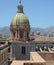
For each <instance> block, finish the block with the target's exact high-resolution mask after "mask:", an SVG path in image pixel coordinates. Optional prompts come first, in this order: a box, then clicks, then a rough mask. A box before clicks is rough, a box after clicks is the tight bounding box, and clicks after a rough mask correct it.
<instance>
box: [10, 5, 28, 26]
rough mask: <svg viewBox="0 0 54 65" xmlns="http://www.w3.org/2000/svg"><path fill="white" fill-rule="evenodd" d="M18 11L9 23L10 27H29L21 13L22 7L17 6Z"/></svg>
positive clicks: (25, 17) (26, 19)
mask: <svg viewBox="0 0 54 65" xmlns="http://www.w3.org/2000/svg"><path fill="white" fill-rule="evenodd" d="M17 8H18V11H17V13H16V15H15V16H14V17H13V19H12V21H11V25H20V26H22V25H29V20H28V18H27V16H26V15H25V14H24V12H23V6H22V5H21V4H20V5H18V7H17Z"/></svg>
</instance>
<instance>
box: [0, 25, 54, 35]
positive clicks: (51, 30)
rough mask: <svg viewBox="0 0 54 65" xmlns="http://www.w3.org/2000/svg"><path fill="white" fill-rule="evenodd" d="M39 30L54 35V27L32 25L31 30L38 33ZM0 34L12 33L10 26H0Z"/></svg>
mask: <svg viewBox="0 0 54 65" xmlns="http://www.w3.org/2000/svg"><path fill="white" fill-rule="evenodd" d="M37 31H40V33H41V34H43V35H44V34H52V35H54V27H48V28H45V29H43V28H35V27H31V32H34V33H36V32H37ZM0 34H2V35H6V36H9V34H10V28H9V27H8V26H5V27H0Z"/></svg>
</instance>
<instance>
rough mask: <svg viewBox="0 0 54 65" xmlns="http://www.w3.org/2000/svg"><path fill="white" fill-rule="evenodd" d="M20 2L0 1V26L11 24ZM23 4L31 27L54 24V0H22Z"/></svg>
mask: <svg viewBox="0 0 54 65" xmlns="http://www.w3.org/2000/svg"><path fill="white" fill-rule="evenodd" d="M18 4H19V0H14V1H13V0H9V1H7V0H5V1H3V0H2V1H0V16H1V17H0V27H4V26H9V25H10V23H11V21H12V18H13V16H14V15H15V14H16V12H17V5H18ZM22 5H23V6H24V13H25V14H26V15H27V17H28V19H29V22H30V25H31V27H38V28H46V27H50V26H54V0H52V1H51V0H44V1H43V0H32V1H29V0H22Z"/></svg>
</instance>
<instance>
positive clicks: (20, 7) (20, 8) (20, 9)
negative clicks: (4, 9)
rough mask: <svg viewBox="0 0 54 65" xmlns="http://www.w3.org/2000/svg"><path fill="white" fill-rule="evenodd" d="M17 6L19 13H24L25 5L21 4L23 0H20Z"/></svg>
mask: <svg viewBox="0 0 54 65" xmlns="http://www.w3.org/2000/svg"><path fill="white" fill-rule="evenodd" d="M17 8H18V11H17V12H18V13H24V12H23V5H22V4H21V0H20V1H19V5H18V6H17Z"/></svg>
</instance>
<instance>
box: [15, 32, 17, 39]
mask: <svg viewBox="0 0 54 65" xmlns="http://www.w3.org/2000/svg"><path fill="white" fill-rule="evenodd" d="M15 39H17V31H16V33H15Z"/></svg>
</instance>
